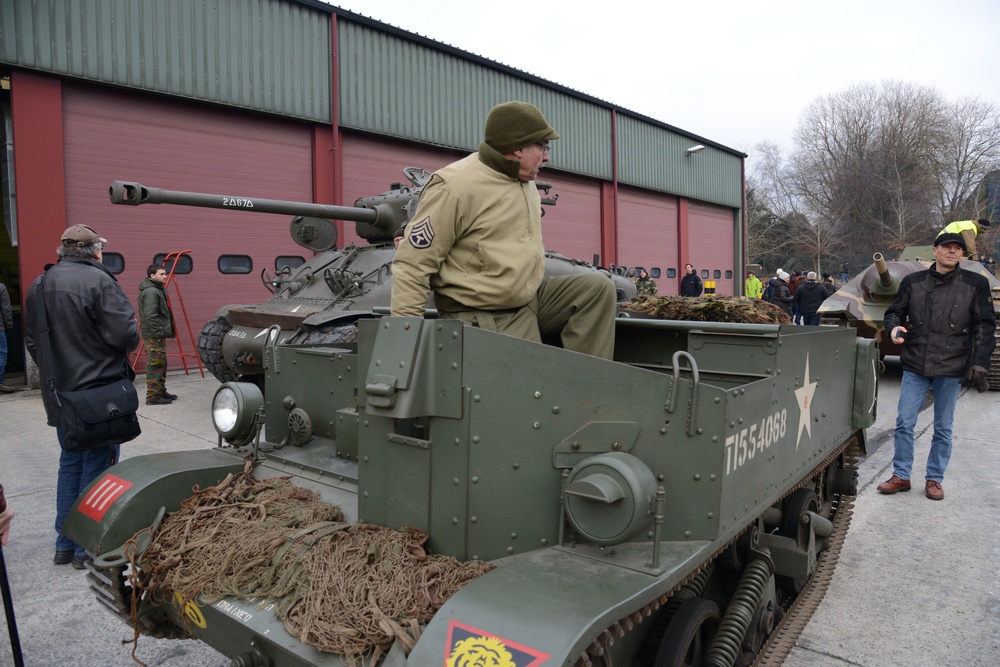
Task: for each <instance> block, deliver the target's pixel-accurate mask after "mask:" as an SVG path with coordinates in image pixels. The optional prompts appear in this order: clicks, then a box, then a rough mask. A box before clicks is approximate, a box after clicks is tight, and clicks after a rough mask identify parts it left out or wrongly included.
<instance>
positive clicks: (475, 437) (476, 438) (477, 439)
mask: <svg viewBox="0 0 1000 667" xmlns="http://www.w3.org/2000/svg"><path fill="white" fill-rule="evenodd" d="M472 442H474V443H476V444H479V436H478V435H474V436H472Z"/></svg>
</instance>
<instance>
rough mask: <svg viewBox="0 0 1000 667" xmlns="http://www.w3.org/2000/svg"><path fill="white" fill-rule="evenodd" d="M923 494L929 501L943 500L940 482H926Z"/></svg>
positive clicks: (930, 480) (931, 480)
mask: <svg viewBox="0 0 1000 667" xmlns="http://www.w3.org/2000/svg"><path fill="white" fill-rule="evenodd" d="M924 493H926V494H927V497H928V498H930V499H931V500H944V489H942V488H941V482H935V481H934V480H933V479H929V480H927V484H926V486H924Z"/></svg>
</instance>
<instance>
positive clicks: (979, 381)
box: [962, 366, 990, 393]
mask: <svg viewBox="0 0 1000 667" xmlns="http://www.w3.org/2000/svg"><path fill="white" fill-rule="evenodd" d="M987 375H989V371H988V370H986V369H985V368H983V367H982V366H970V367H969V370H968V371H967V372H966V373H965V379H964V380H962V386H963V387H975V388H976V390H977V391H978V392H979V393H982V392H984V391H986V390H987V389H989V388H990V383H989V381H988V380H987V379H986V376H987Z"/></svg>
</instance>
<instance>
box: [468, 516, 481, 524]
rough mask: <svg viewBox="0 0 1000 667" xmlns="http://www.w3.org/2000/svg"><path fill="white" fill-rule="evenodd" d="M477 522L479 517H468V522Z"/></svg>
mask: <svg viewBox="0 0 1000 667" xmlns="http://www.w3.org/2000/svg"><path fill="white" fill-rule="evenodd" d="M478 522H479V517H476V516H470V517H469V523H478Z"/></svg>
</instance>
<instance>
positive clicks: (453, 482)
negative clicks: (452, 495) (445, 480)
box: [451, 477, 461, 486]
mask: <svg viewBox="0 0 1000 667" xmlns="http://www.w3.org/2000/svg"><path fill="white" fill-rule="evenodd" d="M451 483H452V484H454V485H455V486H458V485H459V484H461V482H459V481H458V477H456V478H455V479H453V480H451Z"/></svg>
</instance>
